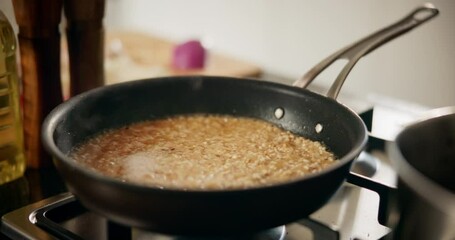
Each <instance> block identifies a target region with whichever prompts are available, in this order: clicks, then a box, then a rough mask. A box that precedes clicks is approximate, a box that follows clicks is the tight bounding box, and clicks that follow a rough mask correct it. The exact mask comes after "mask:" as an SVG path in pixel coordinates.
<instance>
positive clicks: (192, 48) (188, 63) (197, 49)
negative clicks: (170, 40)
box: [172, 40, 205, 70]
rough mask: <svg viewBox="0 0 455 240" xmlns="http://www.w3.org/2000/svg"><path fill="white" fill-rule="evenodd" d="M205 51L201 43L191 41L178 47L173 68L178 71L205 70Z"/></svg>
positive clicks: (173, 57)
mask: <svg viewBox="0 0 455 240" xmlns="http://www.w3.org/2000/svg"><path fill="white" fill-rule="evenodd" d="M204 63H205V49H204V47H203V46H202V44H201V42H199V41H197V40H191V41H187V42H184V43H182V44H179V45H177V46H176V47H175V48H174V52H173V56H172V66H173V67H175V68H177V69H183V70H187V69H200V68H204Z"/></svg>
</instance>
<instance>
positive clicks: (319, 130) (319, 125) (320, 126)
mask: <svg viewBox="0 0 455 240" xmlns="http://www.w3.org/2000/svg"><path fill="white" fill-rule="evenodd" d="M322 129H323V127H322V125H321V124H320V123H318V124H316V127H314V130H316V132H317V133H321V132H322Z"/></svg>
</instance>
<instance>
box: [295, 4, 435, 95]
mask: <svg viewBox="0 0 455 240" xmlns="http://www.w3.org/2000/svg"><path fill="white" fill-rule="evenodd" d="M438 14H439V10H438V9H436V8H435V6H434V5H433V4H431V3H425V4H423V5H422V6H420V7H418V8H416V9H415V10H413V11H412V12H411V13H410V14H409V15H407V16H406V17H404V18H403V19H401V20H399V21H398V22H396V23H394V24H392V25H390V26H388V27H385V28H383V29H381V30H379V31H377V32H374V33H373V34H371V35H369V36H367V37H365V38H363V39H361V40H359V41H357V42H354V43H353V44H351V45H348V46H346V47H344V48H342V49H341V50H339V51H337V52H335V53H333V54H332V55H330V56H329V57H327V58H326V59H324V60H322V61H321V62H320V63H318V64H317V65H316V66H314V67H313V68H312V69H310V70H309V71H308V72H307V73H306V74H305V75H303V76H302V77H301V78H300V79H298V80H297V81H296V82H294V84H293V85H294V86H297V87H301V88H306V87H307V86H308V85H309V84H310V83H311V82H312V81H313V80H314V78H316V76H318V75H319V74H320V73H321V72H322V71H323V70H324V69H326V68H327V67H328V66H330V65H331V64H332V63H333V62H335V60H338V59H348V60H349V61H348V63H347V64H346V65H345V66H344V68H343V69H342V70H341V72H340V74H339V75H338V77H337V79H336V80H335V82H334V83H333V84H332V86H331V87H330V89H329V91H328V93H327V97H329V98H333V99H336V98H337V96H338V93H339V92H340V89H341V86H342V85H343V83H344V81H345V79H346V77H347V76H348V74H349V72H350V71H351V69H352V68H353V67H354V65H355V64H356V63H357V62H358V61H359V60H360V58H362V57H363V56H365V55H367V54H368V53H370V52H372V51H373V50H375V49H376V48H378V47H379V46H381V45H383V44H385V43H387V42H388V41H390V40H392V39H394V38H396V37H398V36H400V35H402V34H404V33H406V32H408V31H409V30H411V29H413V28H415V27H417V26H419V25H420V24H422V23H424V22H426V21H428V20H430V19H432V18H433V17H435V16H437V15H438Z"/></svg>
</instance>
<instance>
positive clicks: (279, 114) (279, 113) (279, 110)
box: [275, 107, 284, 119]
mask: <svg viewBox="0 0 455 240" xmlns="http://www.w3.org/2000/svg"><path fill="white" fill-rule="evenodd" d="M283 116H284V109H283V108H281V107H279V108H276V109H275V117H276V118H277V119H281V118H283Z"/></svg>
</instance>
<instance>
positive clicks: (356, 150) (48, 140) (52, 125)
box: [41, 75, 368, 195]
mask: <svg viewBox="0 0 455 240" xmlns="http://www.w3.org/2000/svg"><path fill="white" fill-rule="evenodd" d="M211 78H213V79H225V80H239V81H252V82H253V83H254V82H260V83H261V84H263V85H264V86H266V85H267V86H270V87H278V88H280V90H285V91H292V92H295V91H303V92H305V94H310V95H312V96H315V95H316V96H317V97H318V98H324V99H325V100H328V101H332V102H334V103H336V104H337V105H339V106H340V107H342V108H343V109H344V110H345V111H348V112H350V114H351V115H352V116H353V117H354V119H355V120H356V121H357V122H358V123H359V124H358V126H359V127H360V128H361V129H359V130H360V131H362V132H363V133H364V134H363V137H361V138H359V139H358V140H357V141H356V142H355V143H354V147H353V148H352V149H351V151H349V152H348V153H347V154H346V155H344V156H342V157H340V158H339V159H338V160H337V161H336V163H335V164H332V165H330V166H328V167H326V168H324V169H322V170H321V171H318V172H316V173H309V174H305V175H304V176H301V177H298V178H293V179H290V180H288V181H284V182H278V183H274V184H267V185H258V186H254V187H247V188H229V189H213V190H211V189H209V190H207V189H182V188H175V187H166V188H160V187H154V186H150V185H145V184H139V183H133V182H125V181H122V180H121V179H118V178H115V177H111V176H106V175H103V174H101V173H98V172H96V171H94V170H91V169H89V168H88V167H85V166H83V165H81V164H78V163H77V162H75V161H74V160H72V159H71V158H70V157H68V155H67V154H64V153H63V152H62V151H61V150H60V149H59V148H58V147H57V145H56V143H55V140H54V138H53V134H54V131H55V129H56V127H57V125H58V124H59V122H60V121H61V120H62V118H63V116H64V115H65V113H67V112H69V111H70V110H71V109H72V108H73V107H74V106H75V105H76V103H77V102H79V101H80V100H81V99H83V98H86V97H89V96H90V95H93V94H94V93H96V92H98V91H105V89H112V88H118V87H122V86H124V85H134V84H140V83H141V82H144V81H150V80H152V81H155V82H157V84H159V82H160V81H169V79H172V80H177V81H181V80H182V81H183V80H188V79H193V80H194V79H195V80H198V79H211ZM41 137H42V142H43V145H44V147H45V149H46V150H47V151H48V152H49V153H51V155H52V156H53V157H54V161H62V162H63V163H64V164H66V165H68V166H69V167H71V168H72V169H75V170H76V171H79V172H82V173H83V174H84V175H86V176H88V177H90V178H91V179H94V180H96V181H101V182H104V183H106V184H109V185H117V187H121V188H126V189H131V190H134V191H138V192H153V193H161V194H192V195H193V194H215V195H216V194H237V193H240V192H254V191H264V190H270V189H274V188H282V187H286V186H291V185H294V184H298V183H299V182H302V181H308V180H311V179H316V178H319V177H321V176H324V175H326V174H329V173H330V172H333V171H335V170H336V169H339V168H341V167H342V166H345V165H346V164H349V163H352V162H353V161H354V159H355V158H357V157H358V155H359V154H360V152H361V151H363V149H364V148H365V146H366V143H367V140H368V134H367V128H366V126H365V124H364V122H363V121H362V120H361V118H360V116H359V115H358V114H357V113H355V112H354V111H353V110H352V109H350V108H349V107H347V106H346V105H344V104H342V103H340V102H338V101H336V100H334V99H331V98H327V97H325V96H322V95H320V94H318V93H315V92H312V91H309V90H307V89H302V88H298V87H293V86H289V85H285V84H281V83H276V82H271V81H267V80H258V79H252V78H238V77H224V76H194V75H191V76H167V77H157V78H145V79H138V80H132V81H128V82H122V83H116V84H112V85H106V86H102V87H98V88H95V89H92V90H89V91H86V92H84V93H81V94H79V95H77V96H74V97H72V98H70V99H68V100H67V101H65V102H64V103H62V104H60V105H58V106H57V107H55V108H54V109H53V110H52V111H51V112H50V113H49V114H48V115H47V116H46V118H45V120H44V122H43V125H42V132H41ZM64 180H65V179H64Z"/></svg>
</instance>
